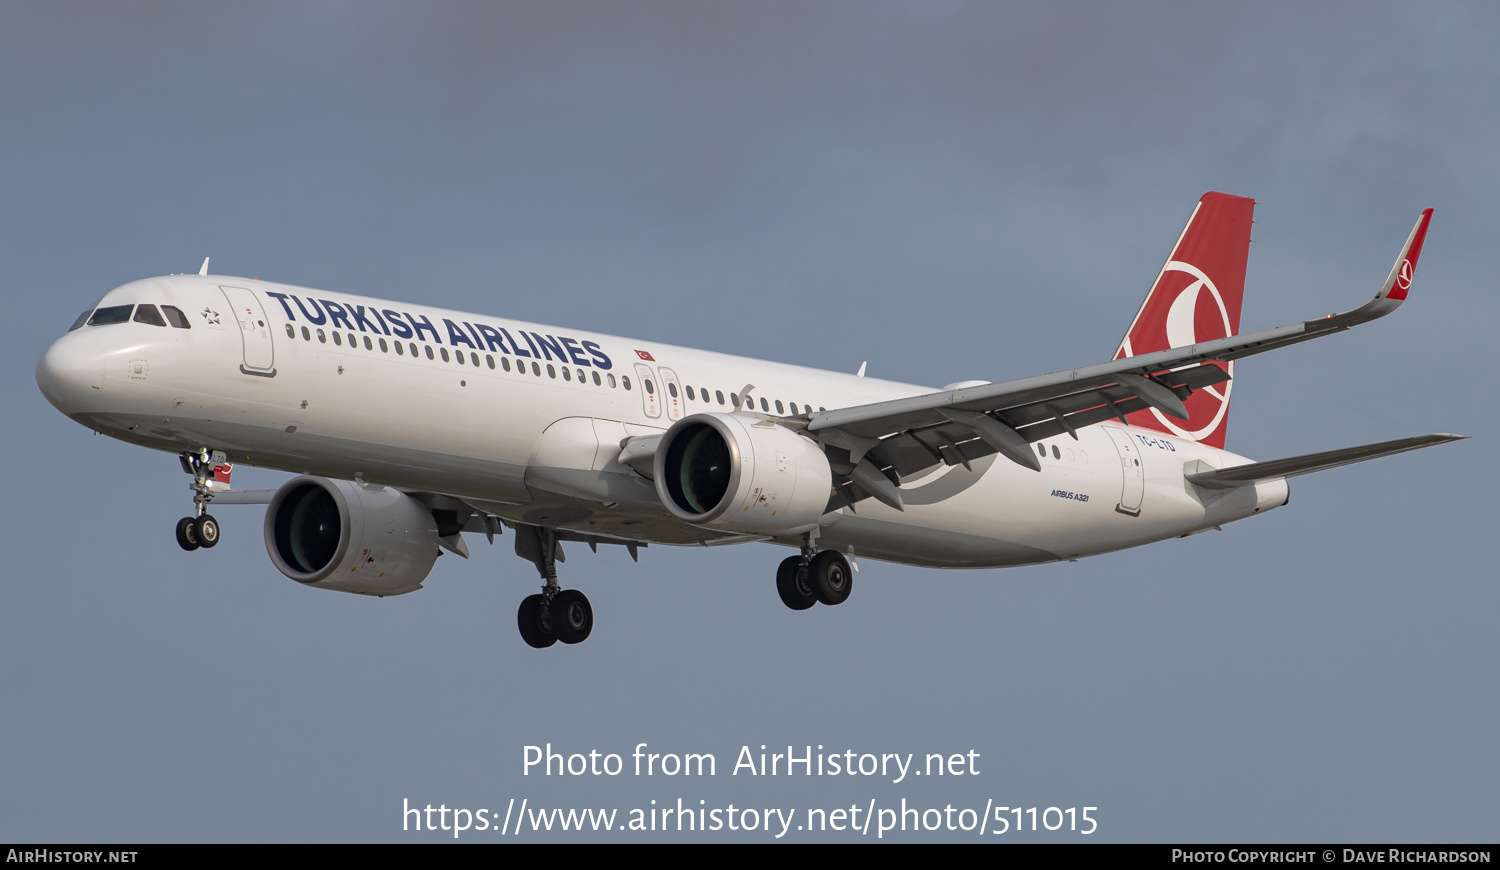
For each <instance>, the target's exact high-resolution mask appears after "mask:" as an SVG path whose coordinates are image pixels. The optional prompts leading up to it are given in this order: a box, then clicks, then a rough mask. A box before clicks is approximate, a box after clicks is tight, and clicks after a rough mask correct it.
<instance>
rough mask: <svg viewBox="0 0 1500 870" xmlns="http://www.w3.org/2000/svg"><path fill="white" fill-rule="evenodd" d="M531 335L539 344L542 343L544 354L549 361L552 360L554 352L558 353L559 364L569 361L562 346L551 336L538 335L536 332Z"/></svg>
mask: <svg viewBox="0 0 1500 870" xmlns="http://www.w3.org/2000/svg"><path fill="white" fill-rule="evenodd" d="M531 335H532V337H533V338H535V339H536V340H537V341H538V342H540V343H541V345H542V353H544V354H546V355H547V359H552V352H553V351H556V352H557V361H558V362H567V361H568V357H567V355H566V354H564V353H563V349H562V345H561V344H558V342H557V339H555V338H553V337H552V336H550V335H538V334H537V333H535V332H533V333H532V334H531Z"/></svg>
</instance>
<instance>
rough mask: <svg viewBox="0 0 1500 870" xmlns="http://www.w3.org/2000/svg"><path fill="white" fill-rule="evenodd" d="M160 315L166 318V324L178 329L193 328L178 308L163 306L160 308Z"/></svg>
mask: <svg viewBox="0 0 1500 870" xmlns="http://www.w3.org/2000/svg"><path fill="white" fill-rule="evenodd" d="M161 313H162V314H165V315H166V316H167V322H168V323H170V324H172V325H173V326H175V327H177V328H178V329H192V328H193V325H192V324H191V323H189V322H188V319H187V315H186V314H183V313H182V309H181V308H178V307H177V306H175V305H163V306H162V307H161Z"/></svg>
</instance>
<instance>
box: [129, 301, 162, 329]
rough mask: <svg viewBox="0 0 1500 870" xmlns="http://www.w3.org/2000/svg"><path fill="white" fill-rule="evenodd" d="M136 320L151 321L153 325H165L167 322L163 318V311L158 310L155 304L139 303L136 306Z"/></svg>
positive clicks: (138, 321) (137, 321) (141, 321)
mask: <svg viewBox="0 0 1500 870" xmlns="http://www.w3.org/2000/svg"><path fill="white" fill-rule="evenodd" d="M135 322H136V323H149V324H151V325H152V326H161V327H165V326H166V325H167V322H166V321H165V320H162V319H161V312H160V311H157V310H156V306H155V305H137V306H136V308H135Z"/></svg>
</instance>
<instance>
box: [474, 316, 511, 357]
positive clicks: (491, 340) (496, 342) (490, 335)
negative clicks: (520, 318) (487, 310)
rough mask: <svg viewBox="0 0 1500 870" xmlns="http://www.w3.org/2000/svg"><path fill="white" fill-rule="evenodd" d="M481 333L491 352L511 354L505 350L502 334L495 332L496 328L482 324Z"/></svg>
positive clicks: (480, 325) (480, 326)
mask: <svg viewBox="0 0 1500 870" xmlns="http://www.w3.org/2000/svg"><path fill="white" fill-rule="evenodd" d="M479 332H480V333H481V334H483V335H484V343H485V344H486V345H488V346H489V349H490V350H498V351H500V352H501V353H510V351H508V350H506V349H505V340H504V339H502V338H501V337H500V333H498V332H496V331H495V327H493V326H490V325H489V324H488V323H481V324H479Z"/></svg>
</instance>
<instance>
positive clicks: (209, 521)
mask: <svg viewBox="0 0 1500 870" xmlns="http://www.w3.org/2000/svg"><path fill="white" fill-rule="evenodd" d="M193 537H195V538H197V539H198V546H200V547H202V548H203V549H205V550H206V549H208V548H209V547H212V546H214V545H215V544H217V543H219V521H218V520H216V519H214V518H213V517H212V516H210V515H208V514H204V515H203V516H201V517H199V518H197V519H196V520H193Z"/></svg>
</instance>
